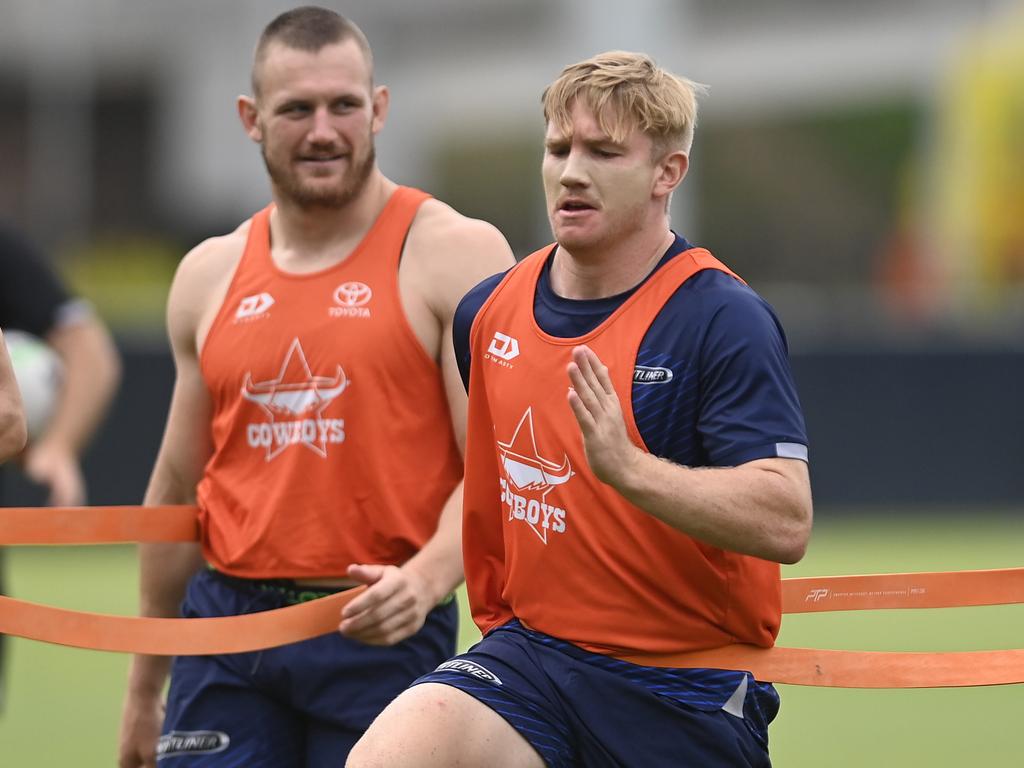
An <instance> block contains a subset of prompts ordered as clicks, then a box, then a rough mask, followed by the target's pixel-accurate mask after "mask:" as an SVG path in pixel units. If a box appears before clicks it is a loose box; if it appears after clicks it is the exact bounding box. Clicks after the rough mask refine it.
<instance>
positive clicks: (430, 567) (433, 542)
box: [403, 482, 464, 601]
mask: <svg viewBox="0 0 1024 768" xmlns="http://www.w3.org/2000/svg"><path fill="white" fill-rule="evenodd" d="M403 567H404V568H406V569H409V570H411V571H413V572H415V573H416V574H417V575H418V576H419V577H420V579H421V580H422V581H423V582H424V583H426V584H428V585H429V586H430V589H431V591H432V592H433V593H434V594H435V597H436V600H437V601H440V600H441V599H443V598H444V597H445V595H447V594H449V593H450V592H451V591H452V590H453V589H455V588H456V587H457V586H459V584H461V583H462V580H463V578H464V574H463V568H462V483H461V482H460V483H459V484H458V486H456V488H455V490H454V491H452V493H451V495H450V496H449V497H448V500H447V501H446V502H445V505H444V509H442V510H441V517H440V519H439V520H438V525H437V530H436V531H435V533H434V535H433V536H432V537H431V538H430V540H429V541H428V542H427V543H426V544H425V545H424V546H423V549H421V550H420V551H419V552H417V553H416V554H415V555H414V556H413V557H412V558H411V559H410V560H409V561H408V562H407V563H406V564H405V565H404V566H403Z"/></svg>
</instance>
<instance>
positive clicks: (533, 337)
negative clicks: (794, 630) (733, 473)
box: [463, 247, 781, 655]
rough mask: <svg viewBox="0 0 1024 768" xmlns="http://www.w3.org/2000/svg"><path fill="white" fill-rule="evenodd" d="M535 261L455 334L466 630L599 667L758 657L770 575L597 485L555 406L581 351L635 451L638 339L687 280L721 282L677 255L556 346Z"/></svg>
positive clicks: (775, 587)
mask: <svg viewBox="0 0 1024 768" xmlns="http://www.w3.org/2000/svg"><path fill="white" fill-rule="evenodd" d="M550 253H552V249H551V247H548V248H545V249H543V250H541V251H538V252H536V253H534V254H533V255H532V256H530V257H528V258H527V259H525V260H524V261H523V262H521V263H520V264H519V265H517V266H516V267H515V268H513V269H512V270H511V271H510V272H509V274H508V275H507V276H506V277H505V278H504V279H503V281H502V282H501V283H500V284H499V286H498V288H497V289H496V290H495V291H494V292H493V293H492V294H491V296H490V298H489V299H488V300H487V302H485V304H484V305H483V307H482V308H481V310H480V312H479V314H478V315H477V317H476V319H475V321H474V324H473V328H472V331H471V335H470V348H471V350H472V362H471V372H470V377H469V383H470V397H469V426H468V430H469V431H468V435H467V447H466V486H465V511H464V519H463V548H464V554H465V561H466V581H467V585H468V589H469V598H470V604H471V606H472V609H473V617H474V619H475V620H476V622H477V624H478V625H479V627H480V629H481V631H483V632H487V631H488V630H490V629H492V628H494V627H496V626H498V625H500V624H503V623H505V622H506V621H508V620H510V619H511V618H513V617H515V618H518V619H519V620H521V621H522V622H523V623H524V624H525V625H526V626H528V627H530V628H532V629H535V630H538V631H540V632H544V633H547V634H550V635H553V636H555V637H558V638H561V639H563V640H567V641H569V642H572V643H574V644H576V645H578V646H580V647H582V648H585V649H587V650H590V651H594V652H597V653H605V654H611V655H642V654H645V653H675V652H683V651H692V650H699V649H706V648H716V647H720V646H724V645H728V644H730V643H737V642H740V643H753V644H755V645H759V646H770V645H772V644H773V643H774V639H775V636H776V635H777V634H778V629H779V623H780V609H781V606H780V600H781V598H780V595H781V585H780V581H779V566H778V564H777V563H771V562H768V561H765V560H761V559H758V558H755V557H749V556H746V555H740V554H737V553H734V552H727V551H725V550H722V549H719V548H718V547H714V546H711V545H708V544H704V543H702V542H699V541H696V540H695V539H693V538H691V537H689V536H687V535H686V534H684V533H682V532H680V531H678V530H676V529H674V528H672V527H670V526H668V525H667V524H665V523H663V522H661V521H660V520H658V519H657V518H655V517H654V516H652V515H649V514H647V513H645V512H643V511H642V510H641V509H639V508H638V507H636V506H634V505H632V504H630V503H629V502H628V501H626V499H625V498H623V497H622V496H621V495H620V494H618V493H617V492H615V491H614V490H613V489H612V488H611V487H609V486H608V485H605V484H604V483H602V482H600V481H599V480H598V479H597V478H596V477H595V476H594V474H593V472H591V470H590V467H589V465H588V464H587V460H586V456H585V454H584V450H583V440H582V436H581V433H580V428H579V426H578V424H577V423H576V420H575V417H574V416H573V413H572V410H571V408H570V407H569V403H568V400H567V397H566V395H567V391H568V388H569V377H568V374H567V373H566V366H567V365H568V363H569V361H570V360H571V353H572V349H573V347H574V346H577V345H579V344H587V345H588V346H589V347H590V348H591V349H593V350H594V352H595V353H596V354H597V356H598V357H599V358H601V360H602V361H603V362H604V363H605V364H606V365H607V366H608V368H609V370H610V374H611V377H612V381H613V383H614V386H615V390H616V392H617V393H618V396H619V400H620V402H621V403H622V404H623V408H622V410H623V413H624V416H625V419H626V426H627V429H628V433H629V435H630V438H631V439H632V440H633V442H634V443H635V444H637V445H638V446H640V447H641V448H643V449H644V450H647V449H646V447H645V446H644V444H643V440H642V438H641V436H640V433H639V431H638V429H637V426H636V423H635V421H634V419H633V409H632V407H631V406H630V403H631V402H632V382H633V368H634V364H635V362H636V357H637V351H638V349H639V347H640V343H641V341H642V340H643V337H644V334H645V333H646V332H647V330H648V328H649V327H650V325H651V323H652V322H653V320H654V318H655V317H656V316H657V314H658V312H659V311H660V310H661V308H662V307H663V306H664V304H665V303H666V301H668V299H669V298H670V297H671V296H672V294H673V293H675V291H676V289H677V288H678V287H679V286H680V285H682V284H683V283H684V282H685V281H686V280H688V279H689V278H690V277H691V276H693V275H694V274H696V273H697V272H699V271H701V270H704V269H717V270H721V271H723V272H727V273H729V274H732V273H731V272H730V271H729V270H728V269H727V268H726V267H725V266H723V265H722V264H721V263H720V262H719V261H718V260H716V259H715V258H714V257H713V256H711V254H710V253H708V252H707V251H705V250H703V249H699V248H694V249H691V250H688V251H685V252H684V253H682V254H679V255H678V256H676V257H675V258H674V259H672V260H671V261H669V262H668V263H667V264H665V265H664V266H663V267H661V268H660V269H659V270H658V271H657V272H655V273H654V274H653V275H652V276H651V277H650V279H649V280H647V282H646V283H644V284H643V285H642V286H641V287H640V288H639V289H637V291H636V292H635V293H634V294H633V295H632V296H630V297H629V298H628V299H627V300H626V301H625V302H624V303H623V304H622V306H620V307H619V308H618V309H617V310H616V311H615V312H614V313H613V314H612V315H611V316H610V317H609V318H608V319H606V320H605V321H604V322H603V323H601V325H599V326H598V327H597V328H596V329H594V330H593V331H591V332H590V333H588V334H586V335H585V336H581V337H578V338H572V339H560V338H555V337H553V336H550V335H548V334H547V333H545V332H544V331H543V330H541V328H540V327H539V326H538V325H537V323H536V320H535V319H534V314H533V311H532V307H533V301H534V292H535V290H536V286H537V281H538V279H539V276H540V274H541V269H542V267H543V265H544V262H545V260H546V258H547V257H548V255H549V254H550ZM679 332H680V333H686V329H685V328H680V329H679Z"/></svg>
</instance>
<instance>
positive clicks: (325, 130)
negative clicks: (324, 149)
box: [309, 107, 337, 144]
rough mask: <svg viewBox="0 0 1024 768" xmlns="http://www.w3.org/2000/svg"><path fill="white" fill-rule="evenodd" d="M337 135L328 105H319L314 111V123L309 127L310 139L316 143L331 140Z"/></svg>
mask: <svg viewBox="0 0 1024 768" xmlns="http://www.w3.org/2000/svg"><path fill="white" fill-rule="evenodd" d="M336 135H337V131H336V130H335V128H334V123H333V122H332V121H331V113H330V111H329V110H328V109H327V108H326V107H317V108H316V110H314V112H313V124H312V125H311V126H310V128H309V141H310V142H311V143H314V144H316V143H322V142H329V141H332V140H333V139H334V138H335V136H336Z"/></svg>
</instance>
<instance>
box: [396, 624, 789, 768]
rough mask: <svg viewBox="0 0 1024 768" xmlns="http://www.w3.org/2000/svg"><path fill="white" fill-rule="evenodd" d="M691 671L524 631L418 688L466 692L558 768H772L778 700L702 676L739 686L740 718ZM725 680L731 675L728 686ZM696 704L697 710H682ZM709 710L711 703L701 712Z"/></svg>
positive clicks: (447, 666) (755, 688)
mask: <svg viewBox="0 0 1024 768" xmlns="http://www.w3.org/2000/svg"><path fill="white" fill-rule="evenodd" d="M691 672H693V670H662V669H657V668H653V667H641V666H638V665H635V664H629V663H627V662H623V661H619V660H616V659H609V658H608V657H605V656H600V655H598V654H592V653H588V652H587V651H584V650H582V649H580V648H578V647H576V646H572V645H570V644H569V643H565V642H564V641H560V640H557V639H555V638H551V637H550V636H547V635H542V634H540V633H537V632H532V631H530V630H527V629H525V628H523V627H522V626H520V625H519V624H518V623H516V622H512V623H510V624H507V625H505V626H504V627H500V628H498V629H496V630H494V631H493V632H491V633H489V634H488V635H487V636H486V637H485V638H484V639H483V640H481V641H480V642H479V643H477V644H476V645H475V646H473V647H472V648H471V649H470V650H469V651H468V652H467V653H465V654H463V655H461V656H457V657H455V658H454V659H452V660H451V661H448V662H445V663H444V664H442V665H441V666H440V667H438V669H436V670H435V671H434V672H431V673H430V674H427V675H424V676H423V677H421V678H420V679H419V680H417V681H416V683H415V684H419V683H442V684H445V685H450V686H453V687H455V688H458V689H459V690H462V691H465V692H466V693H468V694H470V695H471V696H473V697H474V698H476V699H477V700H479V701H481V702H482V703H484V704H486V705H487V706H488V707H490V708H491V709H493V710H494V711H495V712H497V713H498V714H499V715H501V716H502V717H503V718H505V720H506V721H508V723H509V724H511V725H512V727H513V728H515V729H516V730H517V731H518V732H519V733H520V734H521V735H522V736H523V737H524V738H525V739H526V740H527V741H529V742H530V744H532V745H533V747H534V749H536V750H537V752H538V753H539V754H540V756H541V757H542V758H543V759H544V761H545V763H546V764H547V765H548V766H550V767H551V768H567V767H568V766H585V768H606V767H607V768H611V767H612V766H635V768H662V766H694V768H716V767H717V766H721V768H737V767H750V768H753V767H754V766H756V767H757V768H767V767H768V766H770V765H771V762H770V760H769V758H768V740H767V726H768V722H769V721H770V720H771V719H772V718H773V717H774V716H775V714H776V713H777V711H778V695H777V694H776V693H775V691H774V689H773V688H772V687H771V686H770V685H767V684H764V683H755V682H754V681H753V679H752V678H751V677H750V676H749V675H747V674H745V673H742V672H726V671H722V670H697V671H696V672H697V673H698V676H697V678H698V679H699V678H700V677H701V675H703V677H704V679H705V680H706V679H707V674H706V673H711V674H712V676H714V675H718V676H719V679H720V680H721V681H723V682H724V681H726V680H727V679H731V680H738V681H739V684H738V685H734V686H733V687H734V691H733V693H734V694H735V692H736V691H738V692H739V694H738V695H737V696H729V694H726V699H742V701H736V702H735V703H733V704H730V705H729V707H728V709H731V710H732V711H733V712H735V714H730V712H729V711H726V709H723V708H722V705H721V702H719V703H718V704H717V706H714V707H712V706H711V705H710V701H711V691H712V689H714V688H715V686H714V685H710V686H703V687H704V690H699V689H700V688H701V687H702V684H698V685H696V686H685V687H686V688H688V689H689V690H688V692H686V693H682V694H681V695H680V691H683V690H684V684H685V680H686V678H687V677H691V675H690V673H691ZM726 676H732V677H731V678H728V677H726ZM680 698H682V699H683V700H684V701H685V700H687V699H688V698H690V699H692V702H693V703H691V704H687V703H684V701H681V700H680ZM701 702H704V703H701Z"/></svg>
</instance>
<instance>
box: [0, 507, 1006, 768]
mask: <svg viewBox="0 0 1024 768" xmlns="http://www.w3.org/2000/svg"><path fill="white" fill-rule="evenodd" d="M1022 560H1024V520H1022V519H1021V517H1020V515H1019V514H1017V515H1013V514H1006V513H1004V514H1000V515H981V514H978V513H976V512H972V513H965V514H964V515H963V516H962V517H961V518H959V519H953V518H951V517H937V518H936V517H929V516H927V515H924V514H920V513H916V514H912V515H895V514H893V515H888V516H870V517H868V516H860V515H855V514H852V513H847V514H845V515H838V514H834V513H833V514H831V515H830V514H828V513H827V512H822V511H819V521H818V523H817V526H816V529H815V534H814V538H813V541H812V544H811V548H810V551H809V553H808V555H807V557H806V558H805V559H804V561H803V562H801V563H800V564H799V565H797V566H793V567H790V568H787V569H785V570H784V574H783V575H784V576H808V575H830V574H842V573H876V572H885V571H927V570H956V569H970V568H1005V567H1016V566H1020V565H1022V564H1024V563H1022ZM6 568H7V579H8V585H9V591H10V593H11V594H12V595H13V596H15V597H20V598H22V599H26V600H33V601H38V602H45V603H49V604H52V605H59V606H62V607H69V608H76V609H79V610H89V611H101V612H107V613H121V614H131V613H133V612H134V610H135V583H136V569H135V556H134V549H133V548H131V547H65V548H37V547H21V548H14V549H12V550H10V551H9V552H8V553H7V564H6ZM464 615H465V614H464ZM474 634H475V633H474V632H473V630H472V627H471V625H469V624H468V622H467V621H464V624H463V636H462V642H463V644H464V645H465V644H468V643H470V642H472V640H473V639H474ZM9 642H10V643H11V646H12V648H11V656H10V658H9V667H8V670H7V676H8V681H7V683H8V684H7V702H6V708H5V711H4V713H3V715H2V717H0V765H3V766H4V768H36V767H37V766H40V767H45V768H50V767H51V766H54V767H55V766H64V765H75V766H84V767H85V768H93V767H95V768H108V767H109V766H112V765H114V764H115V750H116V746H115V745H116V737H117V725H118V720H119V717H120V707H121V694H122V685H123V682H124V679H125V674H126V670H127V658H126V657H125V656H121V655H118V654H107V653H95V652H89V651H82V650H77V649H70V648H63V647H59V646H51V645H46V644H42V643H35V642H31V641H26V640H21V639H17V638H16V639H13V640H9ZM779 642H780V644H781V645H789V646H803V647H819V648H843V649H860V650H895V651H912V650H923V651H943V650H950V651H952V650H972V649H979V650H981V649H1001V648H1024V606H1001V607H992V608H959V609H944V610H924V611H873V612H851V613H845V614H844V613H838V614H818V615H814V614H810V615H794V616H791V617H788V618H787V619H786V620H785V622H784V625H783V630H782V635H781V637H780V641H779ZM780 688H781V694H782V712H781V714H780V715H779V718H778V719H777V720H776V721H775V724H774V725H773V726H772V731H771V738H772V755H773V763H774V765H775V766H777V767H778V768H804V767H810V766H815V767H820V766H828V767H829V768H845V767H846V766H850V767H851V768H852V767H853V766H857V768H864V766H872V767H875V768H877V767H883V766H899V767H900V768H905V767H907V766H929V767H930V768H945V767H946V766H948V767H950V768H952V767H953V766H967V765H972V766H973V765H979V766H985V767H986V768H994V767H997V766H1012V765H1020V763H1021V757H1020V754H1021V753H1020V743H1019V741H1018V733H1017V730H1016V729H1017V728H1018V727H1019V720H1020V712H1021V707H1022V703H1024V686H1021V685H1017V686H1002V687H990V688H960V689H946V690H909V691H887V690H883V691H862V690H833V689H824V688H801V687H796V686H781V687H780ZM496 765H497V764H496Z"/></svg>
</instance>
